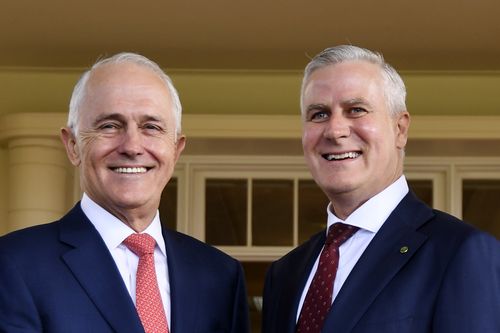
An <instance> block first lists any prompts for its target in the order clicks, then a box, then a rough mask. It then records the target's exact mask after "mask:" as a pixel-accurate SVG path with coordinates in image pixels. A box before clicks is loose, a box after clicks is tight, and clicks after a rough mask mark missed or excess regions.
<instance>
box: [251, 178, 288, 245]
mask: <svg viewBox="0 0 500 333" xmlns="http://www.w3.org/2000/svg"><path fill="white" fill-rule="evenodd" d="M252 243H253V244H252V245H293V181H292V180H274V179H271V180H268V179H260V180H254V181H253V182H252Z"/></svg>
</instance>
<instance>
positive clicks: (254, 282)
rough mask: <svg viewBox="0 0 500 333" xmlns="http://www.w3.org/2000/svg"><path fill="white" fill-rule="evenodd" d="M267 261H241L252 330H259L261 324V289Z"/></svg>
mask: <svg viewBox="0 0 500 333" xmlns="http://www.w3.org/2000/svg"><path fill="white" fill-rule="evenodd" d="M270 264H271V263H269V262H242V265H243V269H244V270H245V279H246V283H247V289H248V303H249V308H250V323H251V327H252V332H255V333H257V332H260V328H261V325H262V291H263V289H264V279H265V276H266V272H267V269H268V268H269V265H270Z"/></svg>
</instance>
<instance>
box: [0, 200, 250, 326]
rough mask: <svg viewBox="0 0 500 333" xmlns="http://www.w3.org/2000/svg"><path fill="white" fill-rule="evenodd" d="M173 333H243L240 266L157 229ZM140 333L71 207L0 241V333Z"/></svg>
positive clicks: (93, 236) (112, 273)
mask: <svg viewBox="0 0 500 333" xmlns="http://www.w3.org/2000/svg"><path fill="white" fill-rule="evenodd" d="M163 237H164V239H165V245H166V249H167V254H168V255H167V258H168V273H169V279H170V286H171V303H172V307H171V318H172V319H171V322H170V323H169V325H170V329H171V332H172V333H194V332H203V333H205V332H233V333H240V332H248V311H247V301H246V289H245V283H244V278H243V273H242V268H241V265H240V264H239V263H238V262H237V261H236V260H234V259H232V258H230V257H229V256H227V255H225V254H223V253H222V252H220V251H218V250H216V249H214V248H212V247H210V246H208V245H206V244H203V243H202V242H199V241H197V240H195V239H194V238H191V237H189V236H186V235H183V234H180V233H177V232H174V231H169V230H164V231H163ZM42 331H43V332H50V333H71V332H75V333H77V332H78V333H79V332H94V333H96V332H99V333H105V332H126V333H136V332H137V333H139V332H142V333H144V330H143V328H142V325H141V323H140V319H139V317H138V315H137V312H136V309H135V306H134V304H133V302H132V299H131V298H130V296H129V294H128V291H127V289H126V287H125V284H124V283H123V280H122V278H121V276H120V273H119V272H118V268H117V267H116V265H115V263H114V261H113V258H112V257H111V254H110V253H109V251H108V249H107V248H106V245H105V244H104V241H103V240H102V238H101V237H100V235H99V234H98V232H97V231H96V229H95V228H94V226H93V225H92V224H91V223H90V221H88V219H87V218H86V216H85V215H84V214H83V212H82V210H81V208H80V205H79V204H77V205H76V206H75V208H73V209H72V210H71V211H70V212H69V213H68V214H67V215H66V216H64V217H63V218H62V219H61V220H59V221H57V222H54V223H50V224H46V225H40V226H36V227H32V228H28V229H25V230H21V231H17V232H14V233H11V234H9V235H7V236H4V237H1V238H0V332H9V333H17V332H42Z"/></svg>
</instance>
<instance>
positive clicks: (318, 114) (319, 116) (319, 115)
mask: <svg viewBox="0 0 500 333" xmlns="http://www.w3.org/2000/svg"><path fill="white" fill-rule="evenodd" d="M329 117H330V114H329V112H327V111H324V110H320V111H312V112H311V113H310V116H309V120H310V121H312V122H316V123H319V122H322V121H325V120H327V119H328V118H329Z"/></svg>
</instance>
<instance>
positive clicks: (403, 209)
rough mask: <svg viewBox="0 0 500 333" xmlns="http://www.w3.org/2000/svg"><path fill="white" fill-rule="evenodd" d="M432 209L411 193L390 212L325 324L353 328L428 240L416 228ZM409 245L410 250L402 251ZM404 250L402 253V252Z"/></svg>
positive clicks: (339, 328) (348, 280)
mask: <svg viewBox="0 0 500 333" xmlns="http://www.w3.org/2000/svg"><path fill="white" fill-rule="evenodd" d="M432 215H433V213H432V210H431V209H429V208H428V207H427V206H425V205H424V204H423V203H421V202H420V201H418V200H417V199H416V198H415V197H414V195H413V194H412V193H409V194H408V195H407V196H406V197H405V198H404V199H403V200H402V201H401V203H400V204H399V205H398V207H397V208H396V209H395V210H394V212H393V213H392V214H391V215H390V216H389V218H388V219H387V221H386V222H385V223H384V225H383V226H382V228H381V229H380V230H379V232H378V233H377V235H376V236H375V237H374V238H373V240H372V241H371V243H370V245H369V246H368V247H367V248H366V250H365V252H364V253H363V255H362V256H361V258H360V259H359V261H358V263H357V264H356V265H355V266H354V268H353V270H352V272H351V273H350V274H349V277H348V278H347V280H346V281H345V283H344V285H343V286H342V289H341V290H340V292H339V294H338V296H337V298H336V299H335V301H334V303H333V306H332V311H330V313H329V315H328V317H327V319H326V321H325V326H324V327H325V328H335V331H337V332H350V331H351V330H352V329H353V327H354V326H355V325H356V323H357V322H358V320H359V319H360V318H361V316H362V315H363V314H364V313H365V311H366V310H367V309H368V307H369V306H370V304H371V303H372V302H373V301H374V300H375V299H376V297H377V295H378V294H379V293H380V292H381V291H382V290H383V289H384V288H385V286H386V285H387V284H388V283H389V282H390V281H391V279H392V278H393V277H394V276H395V275H396V274H397V272H398V271H399V270H400V269H401V268H402V267H403V266H404V265H405V264H406V263H407V262H408V261H409V260H410V258H411V257H412V256H413V255H414V254H415V253H416V252H417V251H418V249H419V247H420V246H421V245H422V244H423V243H424V242H425V240H426V239H427V236H425V235H424V234H422V233H419V232H418V231H417V228H418V227H419V226H420V225H422V224H423V223H424V222H426V221H428V220H429V218H431V217H432ZM403 247H407V248H408V251H407V252H404V250H403V251H401V249H402V248H403ZM402 252H403V253H402Z"/></svg>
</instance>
